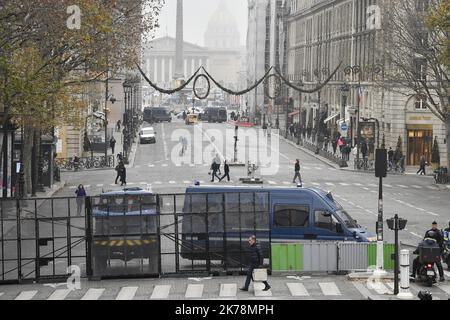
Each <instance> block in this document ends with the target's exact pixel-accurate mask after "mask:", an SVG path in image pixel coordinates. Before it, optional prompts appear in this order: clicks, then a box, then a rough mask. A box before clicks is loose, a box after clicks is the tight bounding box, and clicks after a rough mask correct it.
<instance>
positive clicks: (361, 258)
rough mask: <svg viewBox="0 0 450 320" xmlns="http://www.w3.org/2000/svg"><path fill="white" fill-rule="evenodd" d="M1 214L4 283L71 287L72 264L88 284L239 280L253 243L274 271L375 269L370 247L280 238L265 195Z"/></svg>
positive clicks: (71, 203) (135, 197)
mask: <svg viewBox="0 0 450 320" xmlns="http://www.w3.org/2000/svg"><path fill="white" fill-rule="evenodd" d="M0 209H1V212H0V232H1V233H0V236H1V239H0V283H17V282H27V281H50V280H51V281H55V280H61V279H66V278H68V277H69V276H70V272H69V270H70V267H73V266H78V267H79V268H80V271H81V276H82V277H87V278H92V279H100V278H109V277H117V278H122V277H158V276H167V275H174V274H184V275H187V274H189V275H190V274H207V275H210V274H230V273H242V272H244V271H246V269H247V268H248V266H249V264H250V253H249V244H248V241H247V240H248V238H249V237H250V236H251V235H256V237H257V239H258V241H259V243H260V245H261V247H262V251H263V254H264V264H265V265H266V267H267V268H269V269H270V271H272V272H277V271H280V272H306V271H308V272H309V271H311V272H314V271H321V272H330V273H332V272H342V271H349V270H358V269H365V268H367V267H369V266H370V265H371V264H372V263H374V262H375V261H374V257H375V255H374V248H375V247H374V246H373V245H372V244H366V243H363V244H361V243H352V242H344V243H342V242H335V241H297V240H295V236H294V235H289V234H286V235H287V237H288V238H289V237H290V238H291V240H289V241H287V242H286V239H284V240H282V239H274V238H273V234H272V232H271V228H270V211H271V210H270V196H269V193H268V192H264V191H261V192H235V193H231V192H226V193H208V194H205V193H190V194H158V195H156V194H151V193H148V192H147V193H135V194H133V193H131V194H128V193H127V194H118V195H114V196H97V197H87V198H86V199H85V200H84V201H83V199H82V201H80V200H77V199H76V198H48V199H28V200H2V201H0ZM286 232H288V231H286ZM387 248H389V250H387V251H386V254H385V268H387V269H389V268H391V267H392V263H391V260H390V253H391V252H392V250H391V249H392V246H390V247H387Z"/></svg>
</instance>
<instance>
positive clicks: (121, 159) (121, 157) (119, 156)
mask: <svg viewBox="0 0 450 320" xmlns="http://www.w3.org/2000/svg"><path fill="white" fill-rule="evenodd" d="M120 161H123V156H122V152H119V153H118V154H117V163H120Z"/></svg>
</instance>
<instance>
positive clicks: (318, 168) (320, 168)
mask: <svg viewBox="0 0 450 320" xmlns="http://www.w3.org/2000/svg"><path fill="white" fill-rule="evenodd" d="M314 169H316V170H323V167H314Z"/></svg>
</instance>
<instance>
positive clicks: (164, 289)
mask: <svg viewBox="0 0 450 320" xmlns="http://www.w3.org/2000/svg"><path fill="white" fill-rule="evenodd" d="M171 287H172V286H170V285H157V286H155V288H154V289H153V293H152V296H151V297H150V299H167V297H168V296H169V293H170V288H171Z"/></svg>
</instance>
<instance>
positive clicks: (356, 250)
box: [337, 242, 368, 271]
mask: <svg viewBox="0 0 450 320" xmlns="http://www.w3.org/2000/svg"><path fill="white" fill-rule="evenodd" d="M337 247H338V252H339V263H338V270H339V271H351V270H367V267H368V250H367V247H368V244H367V243H361V242H339V243H338V244H337Z"/></svg>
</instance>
